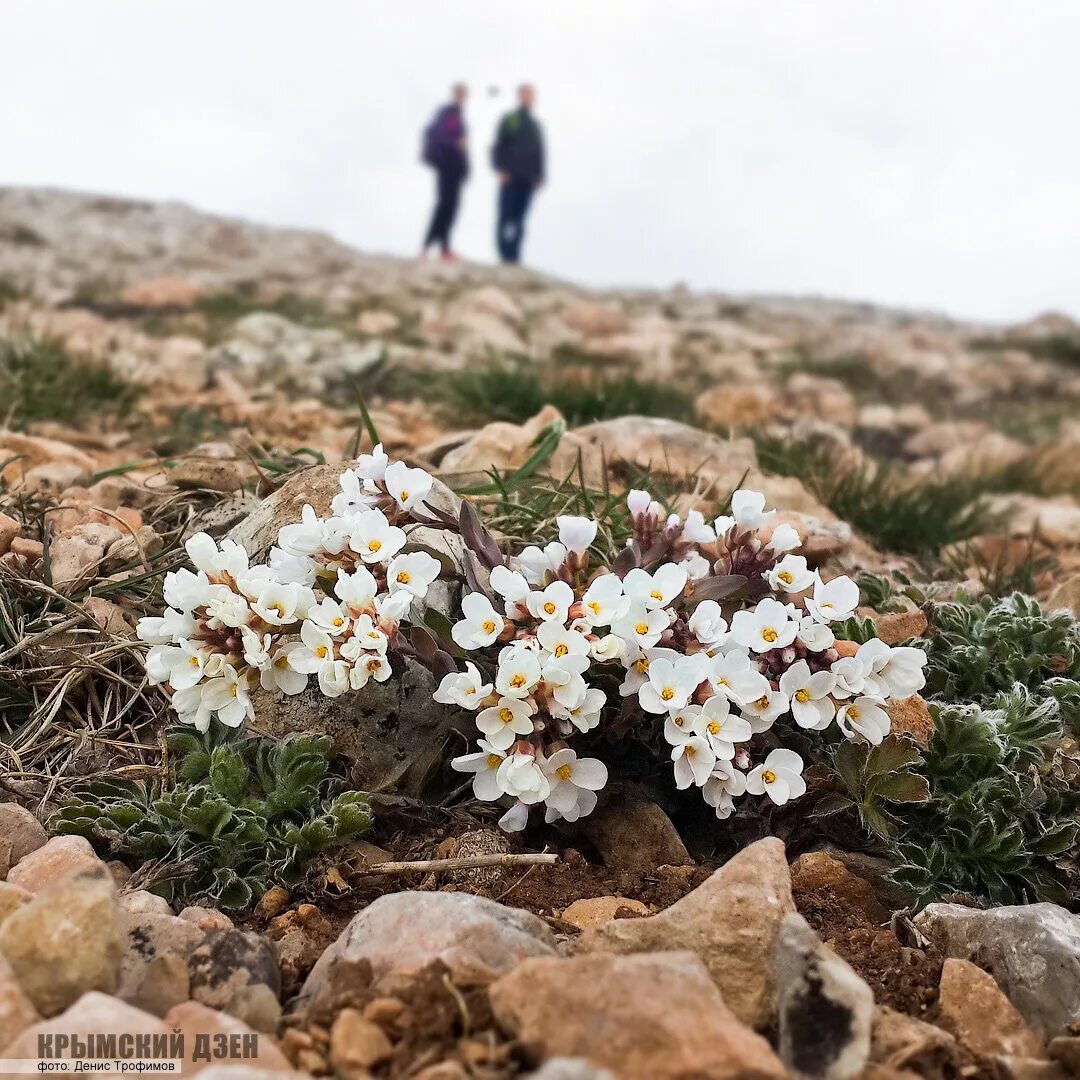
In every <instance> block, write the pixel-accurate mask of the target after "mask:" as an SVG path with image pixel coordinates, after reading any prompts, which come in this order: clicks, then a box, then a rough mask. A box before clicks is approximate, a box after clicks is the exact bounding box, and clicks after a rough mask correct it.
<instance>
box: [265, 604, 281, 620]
mask: <svg viewBox="0 0 1080 1080" xmlns="http://www.w3.org/2000/svg"><path fill="white" fill-rule="evenodd" d="M267 610H268V611H276V612H277V613H278V614H279V615H280V616H281V617H282V618H285V605H284V604H271V605H270V607H269V608H268V609H267Z"/></svg>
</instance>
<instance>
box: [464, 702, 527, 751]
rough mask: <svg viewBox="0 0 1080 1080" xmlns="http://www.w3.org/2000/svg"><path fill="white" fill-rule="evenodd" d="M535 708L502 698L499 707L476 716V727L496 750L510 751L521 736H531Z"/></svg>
mask: <svg viewBox="0 0 1080 1080" xmlns="http://www.w3.org/2000/svg"><path fill="white" fill-rule="evenodd" d="M532 714H533V707H532V705H530V704H529V703H528V702H525V701H519V700H517V699H515V698H508V697H501V698H499V703H498V704H497V705H492V706H491V707H490V708H487V709H481V710H480V711H479V712H478V713H477V714H476V726H477V727H478V728H479V729H480V730H481V731H482V732H483V733H484V735H486V736H487V741H488V742H489V743H490V744H491V745H492V746H493V747H495V749H496V750H508V749H509V748H510V747H511V746H513V745H514V743H515V742H517V739H518V736H519V735H531V734H532V732H533V721H532Z"/></svg>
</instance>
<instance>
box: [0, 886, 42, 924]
mask: <svg viewBox="0 0 1080 1080" xmlns="http://www.w3.org/2000/svg"><path fill="white" fill-rule="evenodd" d="M33 899H34V894H33V893H32V892H28V891H27V890H26V889H22V888H20V887H19V886H18V885H12V883H11V882H10V881H0V925H3V922H4V920H5V919H6V918H7V917H8V916H9V915H11V914H12V912H15V911H18V910H19V908H21V907H22V906H23V904H28V903H29V902H30V901H31V900H33Z"/></svg>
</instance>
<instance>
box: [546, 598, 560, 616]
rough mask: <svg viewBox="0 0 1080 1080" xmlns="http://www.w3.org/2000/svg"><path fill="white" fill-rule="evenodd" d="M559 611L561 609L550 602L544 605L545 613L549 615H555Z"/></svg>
mask: <svg viewBox="0 0 1080 1080" xmlns="http://www.w3.org/2000/svg"><path fill="white" fill-rule="evenodd" d="M558 610H559V609H558V608H557V607H556V606H555V605H554V604H553V603H552V602H551V601H550V600H549V601H548V602H547V603H546V604H545V605H544V611H545V613H546V614H548V615H554V614H555V612H556V611H558Z"/></svg>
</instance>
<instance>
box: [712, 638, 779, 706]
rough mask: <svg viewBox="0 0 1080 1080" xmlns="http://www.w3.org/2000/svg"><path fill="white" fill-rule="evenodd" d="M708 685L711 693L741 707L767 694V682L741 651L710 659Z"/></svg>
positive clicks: (733, 651)
mask: <svg viewBox="0 0 1080 1080" xmlns="http://www.w3.org/2000/svg"><path fill="white" fill-rule="evenodd" d="M709 683H710V685H711V686H712V688H713V691H714V692H715V693H717V694H722V695H723V696H724V697H726V698H728V699H729V700H731V701H734V702H735V704H736V705H742V704H744V703H746V702H748V701H753V700H754V699H755V698H759V697H761V695H762V694H767V693H768V692H769V689H770V687H769V680H768V679H766V678H765V676H764V675H762V674H761V672H760V671H758V669H757V668H756V667H754V665H753V663H752V662H751V660H750V657H749V656H748V655H747V654H746V653H745V652H742V651H741V650H737V649H736V650H732V651H731V652H729V653H724V654H722V655H720V656H715V657H713V659H712V665H711V667H710V670H709Z"/></svg>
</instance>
